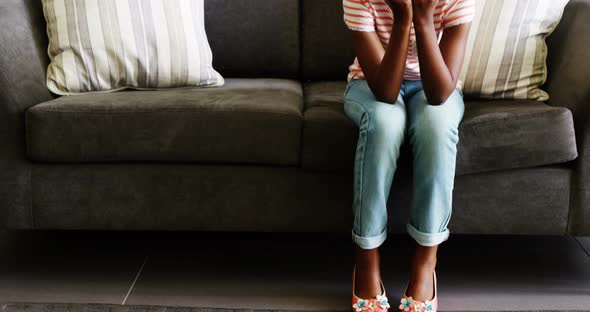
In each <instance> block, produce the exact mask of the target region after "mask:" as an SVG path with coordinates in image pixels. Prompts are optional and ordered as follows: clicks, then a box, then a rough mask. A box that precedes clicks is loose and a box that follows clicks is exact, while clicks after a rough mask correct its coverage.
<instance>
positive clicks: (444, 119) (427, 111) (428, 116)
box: [407, 89, 465, 130]
mask: <svg viewBox="0 0 590 312" xmlns="http://www.w3.org/2000/svg"><path fill="white" fill-rule="evenodd" d="M407 102H408V104H407V111H408V119H409V123H410V130H411V129H412V127H416V126H420V125H421V124H423V125H424V126H429V127H433V128H439V127H445V128H448V127H451V128H458V127H459V123H460V122H461V120H462V119H463V114H464V113H465V103H464V102H463V94H462V93H461V91H460V90H459V89H455V90H454V91H453V93H451V95H450V96H449V98H448V99H447V100H446V101H445V102H444V103H442V104H440V105H430V104H429V103H428V100H427V98H426V94H425V93H424V90H419V91H417V92H415V93H414V94H413V95H412V96H411V97H410V98H409V99H407Z"/></svg>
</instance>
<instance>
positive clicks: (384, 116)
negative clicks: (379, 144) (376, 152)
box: [361, 104, 406, 143]
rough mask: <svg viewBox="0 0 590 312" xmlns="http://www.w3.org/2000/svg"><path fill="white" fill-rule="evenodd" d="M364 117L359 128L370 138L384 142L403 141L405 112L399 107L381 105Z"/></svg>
mask: <svg viewBox="0 0 590 312" xmlns="http://www.w3.org/2000/svg"><path fill="white" fill-rule="evenodd" d="M396 105H397V106H396ZM364 117H365V118H364V120H363V121H364V122H362V123H361V127H362V128H364V130H365V131H366V132H367V133H368V134H369V135H371V136H372V137H374V138H379V139H383V140H386V141H392V140H394V141H395V140H403V136H404V132H405V128H406V112H405V109H404V107H402V106H401V105H399V104H382V105H379V106H377V107H375V109H373V110H371V111H368V112H367V113H366V114H365V116H364ZM400 143H401V142H400Z"/></svg>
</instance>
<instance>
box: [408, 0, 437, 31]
mask: <svg viewBox="0 0 590 312" xmlns="http://www.w3.org/2000/svg"><path fill="white" fill-rule="evenodd" d="M437 3H438V1H437V0H412V11H413V20H414V25H416V24H419V23H424V22H430V23H432V22H433V20H434V9H435V8H436V4H437Z"/></svg>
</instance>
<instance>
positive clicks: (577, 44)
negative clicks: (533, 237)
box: [545, 0, 590, 235]
mask: <svg viewBox="0 0 590 312" xmlns="http://www.w3.org/2000/svg"><path fill="white" fill-rule="evenodd" d="M588 21H590V0H572V1H570V3H569V4H568V5H567V7H566V9H565V12H564V15H563V18H562V20H561V22H560V24H559V26H558V27H557V29H556V30H555V32H554V33H553V34H551V35H550V36H549V38H548V42H547V43H548V47H549V56H548V72H549V73H548V80H547V83H546V85H545V89H546V90H547V91H548V92H549V96H550V100H549V104H550V105H554V106H562V107H567V108H568V109H570V110H571V111H572V113H573V116H574V126H575V130H576V143H577V148H578V155H579V156H578V158H577V159H576V160H575V161H574V164H573V166H574V173H573V175H572V193H571V196H572V197H571V200H570V203H571V205H570V217H569V224H568V232H569V233H570V234H576V235H590V83H589V81H590V48H588V46H587V45H588V39H590V28H589V27H588Z"/></svg>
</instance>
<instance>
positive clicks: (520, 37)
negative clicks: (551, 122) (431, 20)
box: [460, 0, 568, 101]
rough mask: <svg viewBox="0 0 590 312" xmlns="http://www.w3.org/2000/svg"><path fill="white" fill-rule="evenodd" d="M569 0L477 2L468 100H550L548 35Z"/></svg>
mask: <svg viewBox="0 0 590 312" xmlns="http://www.w3.org/2000/svg"><path fill="white" fill-rule="evenodd" d="M567 3H568V0H518V1H514V0H478V1H476V14H475V18H474V20H473V22H472V26H471V33H470V34H469V39H468V43H467V51H466V54H465V61H464V65H463V70H462V73H461V77H460V79H461V80H462V81H464V85H463V92H464V93H465V95H466V96H470V97H478V98H490V99H528V100H538V101H546V100H548V99H549V96H548V94H547V93H546V92H545V91H543V90H541V89H540V88H539V87H540V86H541V85H543V84H544V83H545V80H546V78H547V68H546V63H545V61H546V58H547V46H546V44H545V37H546V36H547V35H548V34H550V33H551V32H552V31H553V30H554V29H555V27H556V26H557V24H558V23H559V20H560V19H561V15H562V13H563V10H564V8H565V5H566V4H567Z"/></svg>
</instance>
